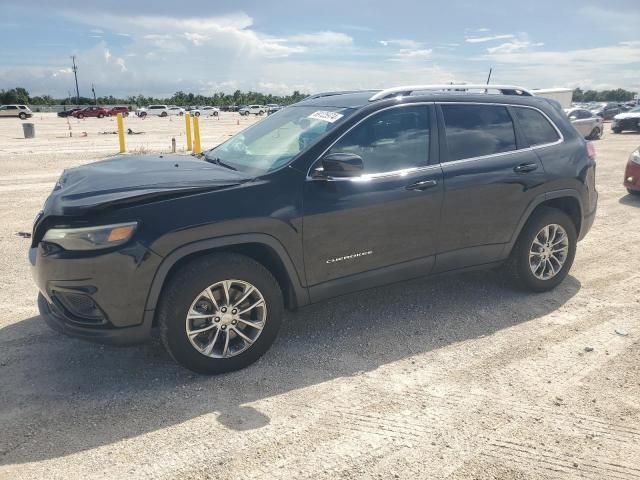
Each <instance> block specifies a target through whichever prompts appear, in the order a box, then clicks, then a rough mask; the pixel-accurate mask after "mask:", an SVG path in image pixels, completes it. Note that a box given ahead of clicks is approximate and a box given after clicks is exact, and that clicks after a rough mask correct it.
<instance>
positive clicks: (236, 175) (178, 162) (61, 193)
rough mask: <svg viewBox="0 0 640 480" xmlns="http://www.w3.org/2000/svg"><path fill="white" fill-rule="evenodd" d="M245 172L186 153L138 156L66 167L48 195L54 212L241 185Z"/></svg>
mask: <svg viewBox="0 0 640 480" xmlns="http://www.w3.org/2000/svg"><path fill="white" fill-rule="evenodd" d="M247 180H249V178H248V177H247V176H245V175H243V174H242V173H240V172H235V171H233V170H229V169H226V168H224V167H220V166H218V165H214V164H211V163H207V162H205V161H204V160H200V159H197V158H194V157H188V156H182V155H163V156H157V155H153V156H152V155H139V156H126V157H118V158H114V159H109V160H102V161H99V162H95V163H90V164H87V165H83V166H80V167H76V168H71V169H69V170H65V171H64V172H63V173H62V176H61V177H60V179H59V180H58V183H56V186H55V188H54V190H53V192H52V193H51V196H50V197H49V199H48V200H47V205H46V210H47V213H49V214H54V215H77V214H81V213H83V212H85V211H87V210H90V209H98V208H107V207H110V206H114V205H118V204H133V203H140V202H145V201H149V200H152V199H157V198H165V197H175V196H181V195H189V194H192V193H199V192H203V191H211V190H218V189H221V188H225V187H230V186H233V185H238V184H240V183H243V182H245V181H247Z"/></svg>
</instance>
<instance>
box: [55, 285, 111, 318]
mask: <svg viewBox="0 0 640 480" xmlns="http://www.w3.org/2000/svg"><path fill="white" fill-rule="evenodd" d="M51 298H52V300H53V302H54V303H55V304H56V307H58V309H61V310H63V312H64V316H65V317H66V318H67V319H69V320H71V321H73V322H76V323H82V324H86V325H103V324H105V323H106V321H107V319H106V318H105V316H104V314H103V313H102V310H100V307H98V305H97V304H96V302H95V301H94V300H93V299H92V298H91V297H90V296H89V295H86V294H84V293H75V292H61V291H53V292H51Z"/></svg>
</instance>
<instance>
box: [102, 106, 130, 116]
mask: <svg viewBox="0 0 640 480" xmlns="http://www.w3.org/2000/svg"><path fill="white" fill-rule="evenodd" d="M119 113H121V114H122V116H123V117H128V116H129V107H111V108H110V109H108V110H107V117H110V116H111V115H113V116H116V115H117V114H119Z"/></svg>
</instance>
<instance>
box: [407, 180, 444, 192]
mask: <svg viewBox="0 0 640 480" xmlns="http://www.w3.org/2000/svg"><path fill="white" fill-rule="evenodd" d="M436 185H438V181H437V180H422V181H421V182H416V183H412V184H411V185H407V190H426V189H428V188H433V187H435V186H436Z"/></svg>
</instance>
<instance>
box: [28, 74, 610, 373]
mask: <svg viewBox="0 0 640 480" xmlns="http://www.w3.org/2000/svg"><path fill="white" fill-rule="evenodd" d="M472 87H473V86H467V85H465V86H455V87H452V86H451V85H448V86H416V87H395V88H391V89H387V90H384V91H377V92H376V91H369V92H366V91H358V92H332V93H325V94H319V95H315V96H311V97H308V98H307V99H305V100H303V101H301V102H299V103H297V104H295V105H293V106H290V107H287V108H285V109H282V110H281V111H279V112H276V113H274V114H273V115H270V116H269V117H267V118H265V119H264V120H262V121H261V122H258V123H256V124H254V125H252V126H251V127H249V128H247V129H246V130H244V131H242V132H241V133H239V134H237V135H235V136H233V137H232V138H230V139H229V140H227V141H226V142H225V143H222V144H221V145H219V146H217V147H215V148H213V149H211V150H209V151H208V152H206V153H205V154H204V156H203V157H202V158H196V157H185V156H176V155H156V156H151V155H147V156H136V157H134V156H127V157H123V158H114V159H109V160H103V161H99V162H96V163H93V164H89V165H84V166H80V167H76V168H72V169H68V170H66V171H64V172H63V174H62V176H61V177H60V179H59V180H58V182H57V183H56V185H55V187H54V189H53V192H52V193H51V195H50V196H49V198H48V199H47V201H46V203H45V205H44V208H43V211H42V212H40V213H39V215H38V216H37V218H36V221H35V224H34V229H33V235H32V245H31V249H30V253H29V258H30V262H31V265H32V266H33V269H32V270H33V274H34V278H35V281H36V283H37V286H38V288H39V291H40V294H39V297H38V305H39V309H40V312H41V314H42V316H43V317H44V319H45V320H46V321H47V323H48V324H49V325H50V326H51V327H52V328H54V329H55V330H57V331H60V332H63V333H66V334H69V335H73V336H77V337H82V338H85V339H87V340H94V341H99V342H108V343H114V344H128V343H136V342H139V341H142V340H144V339H146V338H147V337H148V336H149V334H150V331H151V328H152V327H158V328H159V330H160V337H161V339H162V341H163V343H164V345H165V346H166V348H167V349H168V351H169V352H170V353H171V355H172V356H173V357H174V358H175V359H176V360H177V361H178V362H180V363H181V364H182V365H184V366H186V367H187V368H189V369H192V370H194V371H197V372H203V373H219V372H225V371H230V370H235V369H238V368H242V367H244V366H246V365H248V364H250V363H252V362H254V361H255V360H257V359H258V358H259V357H260V356H261V355H262V354H263V353H264V352H265V351H266V350H267V349H268V348H269V346H270V345H271V343H272V342H273V341H274V339H275V337H276V334H277V332H278V329H279V327H280V323H281V319H282V316H283V312H284V310H285V309H296V308H298V307H302V306H304V305H308V304H310V303H314V302H318V301H321V300H323V299H327V298H330V297H335V296H337V295H342V294H346V293H349V292H354V291H357V290H362V289H367V288H371V287H376V286H379V285H383V284H388V283H391V282H397V281H402V280H407V279H412V278H416V277H420V276H424V275H429V274H438V273H442V272H450V271H457V270H462V269H466V268H470V267H473V268H476V267H478V266H480V267H486V268H496V267H501V268H502V270H503V271H504V272H505V273H506V274H507V275H509V276H510V278H512V279H513V281H514V283H516V284H518V285H520V286H521V287H522V288H525V289H528V290H530V291H533V292H542V291H546V290H550V289H552V288H554V287H555V286H557V285H558V284H559V283H560V282H562V280H563V279H564V278H565V277H566V276H567V274H568V272H569V269H570V268H571V264H572V263H573V259H574V255H575V253H576V244H577V242H578V240H580V239H582V238H583V237H584V236H585V234H586V233H587V232H588V230H589V229H590V228H591V225H592V223H593V220H594V216H595V212H596V203H597V193H596V190H595V151H594V149H593V147H592V145H591V143H589V142H586V141H585V140H584V139H583V138H582V136H581V135H580V134H579V133H578V132H577V131H576V130H575V128H573V127H572V125H571V123H570V122H569V120H568V118H567V117H566V115H565V114H564V113H563V111H562V110H561V108H560V107H559V105H558V104H556V103H553V101H550V100H547V99H544V98H540V97H536V96H533V95H531V94H530V93H529V92H528V91H527V90H525V89H522V88H518V87H508V86H504V87H501V86H491V87H486V86H482V87H481V90H479V91H475V92H474V91H472ZM452 88H455V89H453V90H452ZM475 88H476V89H477V88H478V86H475Z"/></svg>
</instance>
